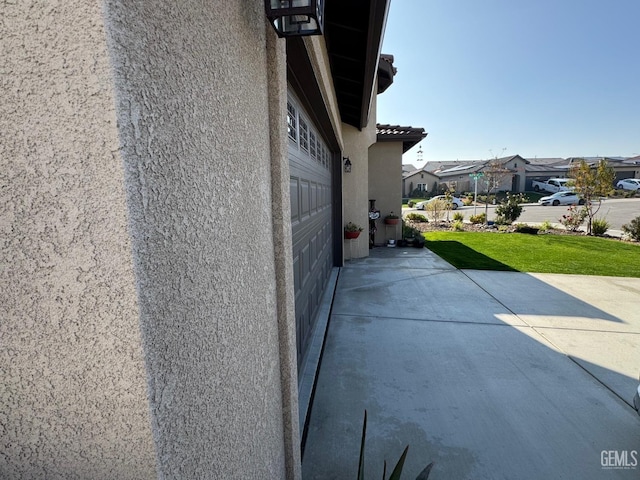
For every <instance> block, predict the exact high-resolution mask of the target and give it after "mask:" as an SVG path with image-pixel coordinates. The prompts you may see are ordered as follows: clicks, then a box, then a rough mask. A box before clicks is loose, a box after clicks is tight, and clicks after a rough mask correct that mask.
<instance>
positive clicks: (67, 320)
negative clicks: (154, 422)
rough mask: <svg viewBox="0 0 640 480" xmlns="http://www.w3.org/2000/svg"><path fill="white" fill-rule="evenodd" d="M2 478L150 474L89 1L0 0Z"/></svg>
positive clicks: (111, 147)
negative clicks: (0, 0)
mask: <svg viewBox="0 0 640 480" xmlns="http://www.w3.org/2000/svg"><path fill="white" fill-rule="evenodd" d="M0 57H1V58H2V62H1V66H0V82H1V84H2V101H1V102H0V162H1V167H0V185H1V189H0V231H1V235H0V236H1V239H2V248H1V249H0V251H1V253H0V255H1V259H0V265H1V267H0V268H1V269H2V274H1V275H0V345H1V348H0V377H1V378H2V386H1V387H0V478H2V479H22V478H29V479H31V478H47V479H87V478H91V479H113V478H120V479H128V478H132V479H133V478H155V476H156V469H155V452H154V445H153V441H152V440H153V439H152V434H151V422H150V416H149V411H148V403H147V392H146V379H145V371H144V363H143V359H142V348H141V334H140V328H139V322H138V319H139V315H138V306H137V302H136V292H135V282H134V277H133V268H132V256H131V245H130V242H129V235H128V231H127V221H126V203H125V192H124V188H123V168H122V162H121V159H120V157H119V154H118V141H117V130H116V118H115V109H114V101H113V90H112V88H111V86H112V79H111V75H110V70H109V64H108V57H107V52H106V43H105V35H104V29H103V22H102V13H101V10H100V6H99V4H98V3H97V2H85V1H81V0H65V1H64V2H63V1H59V2H58V1H54V0H50V1H46V2H42V1H5V2H2V4H1V5H0Z"/></svg>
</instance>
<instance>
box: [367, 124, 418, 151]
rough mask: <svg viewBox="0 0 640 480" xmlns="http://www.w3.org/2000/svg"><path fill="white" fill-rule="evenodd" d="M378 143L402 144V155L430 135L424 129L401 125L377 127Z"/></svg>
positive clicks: (379, 125)
mask: <svg viewBox="0 0 640 480" xmlns="http://www.w3.org/2000/svg"><path fill="white" fill-rule="evenodd" d="M376 133H377V141H378V142H402V153H405V152H407V151H408V150H409V149H410V148H412V147H414V146H415V145H416V144H417V143H418V142H421V141H422V140H423V139H424V138H426V136H427V135H428V134H427V132H425V131H424V128H414V127H401V126H400V125H381V124H378V125H376Z"/></svg>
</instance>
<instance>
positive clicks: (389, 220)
mask: <svg viewBox="0 0 640 480" xmlns="http://www.w3.org/2000/svg"><path fill="white" fill-rule="evenodd" d="M399 221H400V217H399V216H398V215H396V214H394V213H393V212H391V213H390V214H389V215H387V216H386V217H384V223H386V224H387V225H397V224H398V222H399Z"/></svg>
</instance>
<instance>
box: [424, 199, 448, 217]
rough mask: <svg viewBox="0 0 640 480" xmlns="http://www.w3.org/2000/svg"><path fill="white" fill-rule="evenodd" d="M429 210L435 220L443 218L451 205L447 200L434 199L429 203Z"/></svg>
mask: <svg viewBox="0 0 640 480" xmlns="http://www.w3.org/2000/svg"><path fill="white" fill-rule="evenodd" d="M426 208H427V211H428V212H429V213H430V214H431V216H432V217H433V220H434V221H436V222H437V221H440V220H442V217H444V214H445V212H446V211H448V210H449V205H448V204H447V202H446V201H445V200H433V201H431V202H429V203H427V206H426Z"/></svg>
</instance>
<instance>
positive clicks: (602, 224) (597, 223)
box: [591, 218, 611, 235]
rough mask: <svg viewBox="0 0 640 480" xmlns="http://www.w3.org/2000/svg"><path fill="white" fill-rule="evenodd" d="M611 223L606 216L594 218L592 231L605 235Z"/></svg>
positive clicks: (595, 233)
mask: <svg viewBox="0 0 640 480" xmlns="http://www.w3.org/2000/svg"><path fill="white" fill-rule="evenodd" d="M610 226H611V225H610V224H609V222H607V221H606V220H605V219H604V218H594V219H593V221H592V222H591V233H593V234H594V235H604V234H605V233H606V231H607V230H609V227H610Z"/></svg>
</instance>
